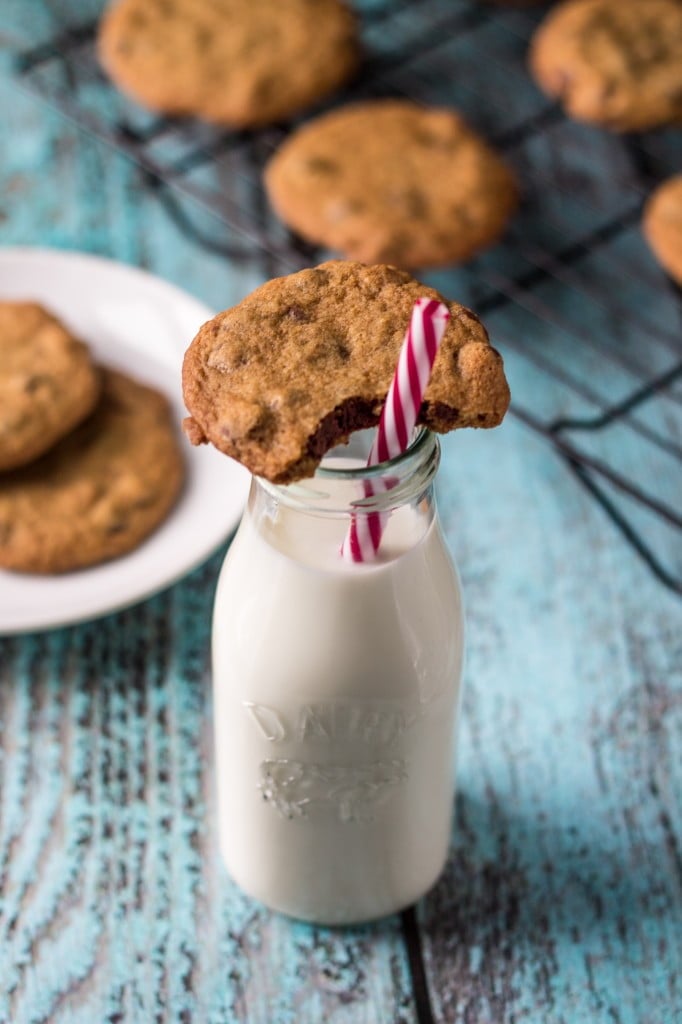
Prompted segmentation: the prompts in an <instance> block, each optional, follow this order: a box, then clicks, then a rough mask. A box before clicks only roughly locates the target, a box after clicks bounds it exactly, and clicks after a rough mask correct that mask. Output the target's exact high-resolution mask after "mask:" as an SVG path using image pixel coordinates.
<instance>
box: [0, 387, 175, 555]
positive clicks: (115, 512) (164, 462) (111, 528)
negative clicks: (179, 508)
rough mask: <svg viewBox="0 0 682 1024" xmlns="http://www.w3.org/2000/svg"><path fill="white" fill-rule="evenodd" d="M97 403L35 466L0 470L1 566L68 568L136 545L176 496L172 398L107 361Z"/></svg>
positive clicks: (164, 514) (166, 511) (162, 516)
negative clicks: (108, 363) (166, 396)
mask: <svg viewBox="0 0 682 1024" xmlns="http://www.w3.org/2000/svg"><path fill="white" fill-rule="evenodd" d="M102 379H103V389H102V396H101V399H100V402H99V404H98V406H97V409H96V410H95V412H94V413H93V414H92V415H91V416H90V417H89V418H88V419H87V420H86V421H85V422H84V423H82V424H81V425H80V426H79V427H77V428H76V430H75V431H74V432H73V433H72V434H70V435H69V436H68V437H66V438H64V440H62V441H60V442H59V444H57V445H56V446H55V447H54V448H53V449H52V451H50V452H48V453H47V455H44V456H43V457H42V458H41V459H39V460H38V461H37V462H33V463H32V464H31V465H30V466H24V467H23V468H21V469H17V470H14V471H13V472H11V473H5V474H3V475H1V476H0V566H3V567H4V568H6V569H14V570H17V571H19V572H34V573H61V572H68V571H70V570H72V569H81V568H83V567H84V566H88V565H94V564H95V563H97V562H103V561H106V560H107V559H110V558H114V557H115V556H116V555H121V554H123V553H124V552H126V551H130V550H131V549H132V548H134V547H136V546H137V545H138V544H139V543H140V542H141V541H142V540H143V539H144V538H145V537H146V536H147V535H148V534H149V533H151V531H152V530H153V529H154V528H155V527H156V526H157V525H158V524H159V523H160V522H161V520H162V519H163V518H164V517H165V516H166V514H167V513H168V511H169V510H170V508H171V506H172V505H173V503H174V501H175V499H176V498H177V496H178V493H179V491H180V488H181V485H182V479H183V464H182V457H181V455H180V450H179V445H178V441H177V438H176V434H175V430H174V428H173V423H172V420H171V414H170V410H169V407H168V403H167V402H166V400H165V398H163V397H162V396H161V395H160V394H159V393H158V392H156V391H154V390H152V389H151V388H148V387H144V386H143V385H141V384H138V383H136V382H135V381H133V380H131V379H130V378H129V377H126V376H124V375H123V374H122V373H117V372H115V371H114V370H104V371H103V375H102Z"/></svg>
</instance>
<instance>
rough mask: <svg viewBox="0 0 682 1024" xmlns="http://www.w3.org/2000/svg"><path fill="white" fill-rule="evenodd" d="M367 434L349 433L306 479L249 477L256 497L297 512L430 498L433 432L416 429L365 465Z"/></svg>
mask: <svg viewBox="0 0 682 1024" xmlns="http://www.w3.org/2000/svg"><path fill="white" fill-rule="evenodd" d="M372 434H373V432H372V431H363V432H362V433H361V434H359V435H353V437H352V438H351V441H350V442H349V444H348V445H347V446H344V447H341V448H337V449H335V450H334V451H333V452H331V453H330V455H329V456H328V457H326V458H325V459H324V460H323V461H322V464H321V465H320V466H319V467H318V469H317V471H316V473H315V476H314V477H312V478H311V479H308V480H301V481H297V482H296V483H293V484H288V485H286V486H281V485H277V484H271V483H270V482H269V481H267V480H263V479H261V478H255V480H254V489H255V491H256V493H257V494H258V496H259V499H260V498H262V500H263V501H264V502H265V503H266V504H267V503H272V504H275V505H278V506H283V507H286V508H287V509H289V510H291V511H293V512H300V513H301V514H302V515H306V514H311V515H316V516H332V517H339V516H351V515H359V514H365V515H366V514H370V513H372V512H380V513H391V512H394V511H395V510H397V509H399V508H401V507H404V506H415V505H418V504H419V503H420V502H422V501H425V500H426V501H428V502H429V503H430V502H431V499H432V494H433V481H434V478H435V475H436V472H437V470H438V465H439V462H440V445H439V444H438V440H437V438H436V437H435V435H434V434H431V433H430V432H429V431H427V430H424V429H420V430H419V431H418V432H417V434H416V436H415V438H414V440H413V442H412V444H411V445H410V447H409V448H408V449H407V450H406V451H405V452H403V453H402V454H401V455H399V456H398V457H397V458H395V459H391V460H389V461H388V462H383V463H381V464H380V465H378V466H371V467H368V466H367V454H368V451H369V446H370V444H371V437H372Z"/></svg>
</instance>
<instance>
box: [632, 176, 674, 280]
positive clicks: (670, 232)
mask: <svg viewBox="0 0 682 1024" xmlns="http://www.w3.org/2000/svg"><path fill="white" fill-rule="evenodd" d="M642 226H643V229H644V236H645V238H646V240H647V242H648V243H649V245H650V246H651V248H652V250H653V252H654V255H655V256H656V258H657V260H658V262H659V263H660V264H661V266H662V267H664V268H665V270H667V271H668V273H669V274H670V276H671V277H672V278H674V279H675V281H677V283H678V284H679V285H682V174H678V175H676V176H675V177H674V178H668V180H667V181H664V182H663V184H662V185H659V187H658V188H657V189H656V191H655V192H654V193H653V194H652V195H651V196H650V198H649V201H648V202H647V204H646V207H645V209H644V220H643V225H642Z"/></svg>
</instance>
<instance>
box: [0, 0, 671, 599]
mask: <svg viewBox="0 0 682 1024" xmlns="http://www.w3.org/2000/svg"><path fill="white" fill-rule="evenodd" d="M358 7H360V16H361V21H362V29H363V36H364V43H365V52H366V58H365V61H364V64H363V67H362V70H361V73H360V74H359V75H358V77H357V78H356V80H355V81H354V82H353V83H352V84H351V86H350V87H349V88H348V89H347V90H346V91H345V92H343V93H341V94H339V95H337V96H336V97H334V99H333V101H331V102H330V103H327V104H324V105H323V106H322V107H320V108H318V110H314V111H309V112H308V113H307V114H306V117H310V116H313V115H314V114H315V113H317V112H318V111H319V110H321V109H326V108H327V107H330V106H337V105H339V104H341V103H345V102H349V101H351V100H359V99H363V98H370V97H379V96H409V97H411V98H413V99H415V100H418V101H421V102H424V103H430V104H433V103H436V104H437V103H442V104H443V103H444V104H451V105H454V106H456V107H457V108H458V109H459V110H461V111H462V112H463V113H464V114H465V115H466V116H467V118H468V120H469V121H470V123H471V124H472V125H474V126H475V127H476V128H478V129H479V130H480V131H481V132H482V133H483V134H484V135H485V136H487V138H488V139H489V140H490V141H492V142H493V143H494V144H495V145H496V146H497V147H498V149H500V150H501V151H502V152H503V153H504V155H505V157H506V159H507V160H508V161H509V163H510V164H511V165H512V166H513V167H515V168H516V170H517V172H518V175H519V178H520V180H521V182H522V187H523V191H524V201H523V206H522V209H521V211H520V214H519V215H518V216H517V218H516V220H515V221H514V223H513V224H512V226H511V229H510V230H509V232H508V233H507V235H506V237H505V239H504V240H503V242H502V243H501V244H500V245H498V246H497V247H496V248H495V249H492V250H490V251H489V252H487V253H485V254H483V255H481V256H479V257H478V258H477V259H476V260H475V261H474V262H472V263H471V264H469V265H468V266H466V267H460V268H451V269H446V270H443V271H438V272H435V273H425V274H424V273H423V274H420V277H421V278H422V279H423V280H426V281H428V282H429V283H432V284H434V285H435V286H436V287H438V288H440V289H441V290H442V291H443V292H445V294H448V295H451V296H452V297H456V298H457V299H458V300H460V301H462V302H465V303H467V304H468V305H471V306H472V307H473V308H474V309H476V310H477V312H480V313H481V314H483V315H484V316H485V320H486V323H487V325H488V326H489V327H490V329H491V333H492V335H493V337H494V339H495V343H496V344H497V345H498V346H499V347H500V349H501V350H502V352H503V354H504V357H505V363H506V365H507V369H508V373H509V376H510V380H511V385H512V393H513V395H514V400H513V404H512V413H513V414H514V415H515V416H516V417H518V418H519V419H520V420H522V421H523V422H524V423H525V424H527V426H528V427H530V428H531V429H532V430H533V431H535V432H536V433H537V434H539V435H541V436H542V437H543V438H545V439H546V440H547V441H548V442H550V443H551V444H552V445H553V446H554V448H555V449H556V451H557V452H558V453H559V455H560V457H561V458H562V459H563V460H564V461H565V463H566V464H567V466H568V467H569V468H570V470H571V472H573V473H574V474H575V476H576V478H577V479H578V480H579V481H580V482H581V484H582V485H583V486H584V487H585V488H586V489H587V490H588V491H589V493H590V494H591V495H592V496H593V497H594V499H595V500H596V501H598V502H599V503H600V504H601V506H602V507H603V509H604V510H605V512H606V513H607V514H608V515H609V516H610V518H611V519H612V520H613V522H614V524H615V525H616V526H617V527H618V529H619V530H620V531H621V532H622V533H623V534H624V536H625V537H626V538H627V540H628V541H629V543H630V544H631V545H632V546H633V547H634V548H635V549H636V550H637V552H638V553H639V555H640V556H641V557H642V558H643V559H644V560H645V562H646V563H647V564H648V565H649V567H650V569H651V570H652V572H653V573H654V574H655V575H656V576H657V577H658V579H659V580H660V581H661V582H662V583H664V584H665V585H666V586H668V587H669V588H671V589H672V590H674V591H676V592H678V593H682V544H681V543H680V535H681V534H680V531H682V473H681V471H680V469H681V463H682V343H681V334H680V312H681V309H682V304H681V302H680V292H679V290H678V289H676V287H675V286H674V284H673V283H672V282H671V281H669V280H668V279H666V277H665V275H664V273H663V272H662V271H661V270H660V268H659V267H658V266H657V264H656V263H655V261H654V260H653V258H652V256H651V254H650V253H649V251H648V249H647V247H646V245H645V243H644V241H643V239H642V236H641V231H640V219H641V212H642V206H643V203H644V201H645V199H646V196H647V195H648V194H649V192H650V191H651V190H652V188H653V187H655V185H656V184H657V183H658V182H659V181H661V180H663V179H664V178H665V177H667V176H668V175H670V174H672V173H675V172H676V171H679V169H680V167H682V137H681V135H680V133H679V132H676V131H674V130H665V131H659V132H655V133H648V134H638V135H637V136H616V135H613V134H610V133H608V132H606V131H602V130H600V129H597V128H593V127H588V126H585V125H579V124H576V123H574V122H571V121H570V120H568V119H567V118H566V117H565V116H564V115H563V113H562V111H561V109H560V108H559V107H558V106H557V105H555V104H552V103H550V102H548V101H547V99H546V98H545V97H543V96H542V95H541V93H540V92H539V91H538V90H537V89H536V88H535V86H534V85H533V83H532V81H531V79H530V77H529V75H528V73H527V71H526V67H525V54H526V51H527V46H528V40H529V38H530V36H531V34H532V32H533V30H534V28H535V25H536V24H537V22H538V20H539V19H540V18H541V17H542V15H543V11H542V10H541V9H537V8H534V9H514V8H512V7H509V6H507V5H500V6H496V5H495V4H494V3H490V2H485V0H374V2H369V0H365V2H364V3H363V4H362V5H360V4H359V3H358ZM95 31H96V23H95V22H92V23H88V24H73V23H71V24H67V23H66V22H65V23H64V24H62V25H61V26H60V28H59V30H58V31H57V32H56V34H55V36H54V38H52V39H51V40H49V41H48V42H47V43H45V44H42V45H40V46H38V47H35V48H33V49H31V50H29V51H26V52H23V53H21V54H19V55H18V57H17V64H16V67H17V74H18V75H19V76H20V78H21V79H22V80H23V81H24V83H26V84H27V85H28V86H29V87H30V88H31V89H32V90H33V91H36V92H38V93H39V94H40V95H41V96H43V97H44V98H45V99H47V100H49V101H50V102H51V103H52V104H53V105H56V106H57V107H58V108H59V109H60V110H61V111H62V112H63V113H65V114H67V115H68V116H70V117H71V118H73V119H74V120H75V121H77V122H78V124H79V125H81V126H82V127H83V128H86V129H87V130H89V131H90V132H92V133H94V134H95V135H97V136H99V137H101V138H103V139H105V140H107V141H108V142H110V143H111V144H113V145H114V146H115V147H117V148H118V149H120V150H122V151H124V152H126V153H127V154H128V155H129V156H130V157H132V158H133V159H134V160H135V161H136V162H137V163H138V164H139V165H140V167H141V168H142V169H143V170H144V171H145V172H146V175H147V179H148V183H149V186H150V187H151V188H154V189H156V190H157V194H158V196H159V199H160V200H161V201H162V202H163V203H164V205H165V206H166V208H167V209H168V212H169V213H170V214H171V215H172V216H173V217H174V219H175V220H176V221H177V222H178V224H179V225H180V226H181V228H182V229H183V231H185V232H186V233H187V234H189V235H191V236H192V237H193V238H194V239H195V240H197V241H199V242H200V243H201V244H202V245H204V246H205V247H207V248H209V249H211V250H213V251H215V252H218V253H221V254H223V255H225V256H226V257H228V258H231V259H236V260H240V261H250V262H253V263H254V264H255V265H256V266H257V268H258V270H259V272H260V273H262V275H263V277H271V276H273V275H276V274H278V273H287V272H289V271H291V270H295V269H299V268H300V267H303V266H307V265H309V264H311V263H315V262H319V260H321V259H323V258H324V257H325V256H326V255H327V254H326V253H324V252H322V251H320V250H317V249H315V248H313V247H311V246H308V245H306V244H305V243H304V242H302V241H301V240H300V239H298V238H296V237H295V236H294V235H292V234H291V233H290V232H288V231H287V230H286V229H285V228H284V227H283V226H282V225H281V224H280V223H279V222H278V221H277V219H276V218H275V217H274V216H273V215H272V214H271V213H270V212H269V209H268V206H267V202H266V199H265V196H264V193H263V189H262V186H261V174H262V169H263V166H264V164H265V162H266V161H267V159H268V157H269V156H270V155H271V154H272V153H273V151H274V150H275V149H276V148H277V146H278V144H279V143H280V142H281V141H282V139H283V138H284V137H285V136H286V135H287V133H288V132H289V131H291V129H292V128H293V127H295V126H296V123H298V122H297V121H294V122H292V123H291V124H287V125H276V126H273V127H271V128H268V129H265V130H259V131H255V132H246V131H229V130H224V129H219V128H215V127H211V126H208V125H204V124H201V123H199V122H196V121H190V120H168V119H164V118H158V117H155V116H152V115H150V114H148V113H145V112H144V111H142V110H140V109H139V108H138V107H136V106H135V105H134V104H132V103H130V102H128V101H127V100H126V99H125V98H124V97H123V96H121V95H120V94H119V93H118V92H117V91H116V90H115V89H114V88H113V87H112V86H111V85H110V84H109V83H108V82H107V80H106V79H105V77H104V76H103V74H102V72H101V71H100V69H99V66H98V64H97V60H96V56H95V47H94V39H95ZM186 200H191V202H187V201H186ZM201 208H203V210H204V211H208V212H209V213H211V214H212V215H214V218H217V220H216V219H214V220H213V224H212V228H211V229H210V230H209V229H207V227H206V223H205V222H206V218H205V217H202V210H201ZM198 217H201V219H202V226H201V227H199V222H198V220H197V218H198Z"/></svg>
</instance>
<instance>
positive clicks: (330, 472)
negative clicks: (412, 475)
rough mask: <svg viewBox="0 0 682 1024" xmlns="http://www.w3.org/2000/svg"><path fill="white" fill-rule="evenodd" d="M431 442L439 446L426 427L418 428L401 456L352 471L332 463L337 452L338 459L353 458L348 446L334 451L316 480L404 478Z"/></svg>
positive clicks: (316, 474)
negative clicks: (396, 476)
mask: <svg viewBox="0 0 682 1024" xmlns="http://www.w3.org/2000/svg"><path fill="white" fill-rule="evenodd" d="M374 433H375V431H373V430H371V431H362V432H361V434H369V435H371V436H372V437H373V436H374ZM358 436H360V435H352V437H351V440H350V442H349V447H350V446H352V444H353V440H354V439H357V437H358ZM429 442H431V445H433V444H436V445H437V441H436V439H435V437H434V435H433V434H432V433H431V432H430V431H429V430H427V429H426V427H417V428H416V429H415V431H414V433H413V436H412V440H411V441H410V443H409V445H408V446H407V448H406V449H405V451H404V452H401V453H400V455H396V456H395V458H393V459H387V460H386V461H385V462H378V463H377V464H376V465H375V466H367V465H362V466H356V467H353V468H352V469H348V468H344V467H337V466H333V465H331V464H330V463H331V461H333V459H334V457H335V454H334V453H335V452H337V453H338V455H336V458H339V457H340V458H344V457H348V456H349V455H350V456H351V457H352V453H351V452H349V451H348V450H347V448H346V446H342V447H340V448H336V449H332V451H331V452H328V453H327V455H326V456H325V458H324V459H323V460H322V462H321V463H320V465H319V466H318V467H317V469H316V470H315V478H316V479H320V480H325V479H327V480H371V479H372V478H376V477H384V476H395V475H398V476H401V477H402V476H404V475H405V472H406V471H408V472H409V470H410V469H411V468H412V467H413V464H414V463H416V462H418V461H419V460H420V459H421V458H423V457H424V449H425V448H426V449H428V447H429ZM369 447H370V446H369V445H368V446H367V455H369ZM330 457H331V458H330ZM327 460H329V461H327Z"/></svg>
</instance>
